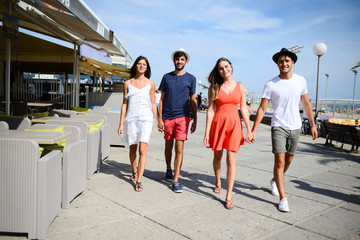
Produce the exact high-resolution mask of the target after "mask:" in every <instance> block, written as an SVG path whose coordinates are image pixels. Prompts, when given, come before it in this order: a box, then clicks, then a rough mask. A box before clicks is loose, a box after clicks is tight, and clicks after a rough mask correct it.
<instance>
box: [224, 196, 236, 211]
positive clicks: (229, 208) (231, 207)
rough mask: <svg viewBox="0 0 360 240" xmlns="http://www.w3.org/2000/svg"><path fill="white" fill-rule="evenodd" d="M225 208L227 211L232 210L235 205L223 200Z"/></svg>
mask: <svg viewBox="0 0 360 240" xmlns="http://www.w3.org/2000/svg"><path fill="white" fill-rule="evenodd" d="M225 208H226V209H228V210H232V209H234V208H235V204H233V203H232V202H231V200H228V199H225Z"/></svg>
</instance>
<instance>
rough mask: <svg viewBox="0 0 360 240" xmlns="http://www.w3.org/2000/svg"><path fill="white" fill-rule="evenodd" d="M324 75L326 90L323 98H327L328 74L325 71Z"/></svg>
mask: <svg viewBox="0 0 360 240" xmlns="http://www.w3.org/2000/svg"><path fill="white" fill-rule="evenodd" d="M325 77H326V91H325V98H327V87H328V80H329V74H327V73H325Z"/></svg>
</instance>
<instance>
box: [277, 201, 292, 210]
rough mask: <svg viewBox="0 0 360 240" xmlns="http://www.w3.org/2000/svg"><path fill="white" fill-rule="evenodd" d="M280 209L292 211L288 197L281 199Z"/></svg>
mask: <svg viewBox="0 0 360 240" xmlns="http://www.w3.org/2000/svg"><path fill="white" fill-rule="evenodd" d="M278 209H279V210H280V211H282V212H289V211H290V208H289V203H288V200H287V199H286V198H283V199H281V200H280V203H279V207H278Z"/></svg>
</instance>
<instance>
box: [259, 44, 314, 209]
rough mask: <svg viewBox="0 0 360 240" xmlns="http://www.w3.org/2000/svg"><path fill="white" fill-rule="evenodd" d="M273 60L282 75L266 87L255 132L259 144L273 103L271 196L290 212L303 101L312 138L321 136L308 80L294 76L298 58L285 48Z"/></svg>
mask: <svg viewBox="0 0 360 240" xmlns="http://www.w3.org/2000/svg"><path fill="white" fill-rule="evenodd" d="M272 59H273V61H274V62H275V63H276V64H277V66H278V68H279V71H280V74H279V75H278V76H276V77H274V78H273V79H271V80H270V81H268V82H267V83H266V84H265V87H264V90H263V95H262V99H261V104H260V106H259V108H258V110H257V113H256V117H255V121H254V125H253V128H252V132H253V135H254V140H255V137H256V129H257V128H258V126H259V124H260V122H261V120H262V119H263V117H264V114H265V112H266V108H267V106H268V103H269V101H271V103H272V105H273V110H274V113H273V116H272V118H271V140H272V152H273V153H274V170H273V178H272V179H271V180H270V184H271V193H272V194H273V195H275V196H279V197H280V202H279V205H278V209H279V210H280V211H282V212H289V211H290V209H289V203H288V200H287V198H286V196H285V190H284V173H285V172H286V170H287V169H288V168H289V166H290V163H291V161H292V160H293V157H294V154H295V150H296V147H297V144H298V142H299V136H300V128H301V124H302V123H301V117H300V114H299V102H300V100H301V101H302V104H303V108H304V110H305V112H306V114H307V116H308V118H309V120H310V124H311V135H312V138H313V139H314V140H315V139H316V138H317V136H318V133H317V130H316V126H315V121H314V116H313V110H312V106H311V102H310V100H309V97H308V90H307V84H306V80H305V78H304V77H302V76H299V75H297V74H294V73H293V72H292V67H293V65H294V64H295V63H296V61H297V56H296V54H295V53H293V52H290V51H289V50H287V49H286V48H283V49H281V51H280V52H277V53H275V54H274V56H273V57H272Z"/></svg>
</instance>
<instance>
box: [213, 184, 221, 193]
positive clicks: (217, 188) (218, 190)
mask: <svg viewBox="0 0 360 240" xmlns="http://www.w3.org/2000/svg"><path fill="white" fill-rule="evenodd" d="M214 193H217V194H220V193H221V187H216V186H215V188H214Z"/></svg>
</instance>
